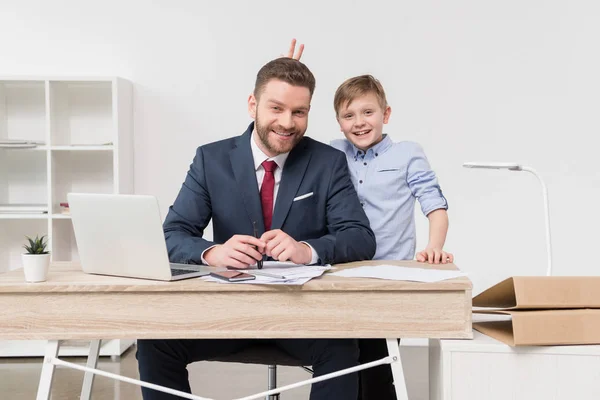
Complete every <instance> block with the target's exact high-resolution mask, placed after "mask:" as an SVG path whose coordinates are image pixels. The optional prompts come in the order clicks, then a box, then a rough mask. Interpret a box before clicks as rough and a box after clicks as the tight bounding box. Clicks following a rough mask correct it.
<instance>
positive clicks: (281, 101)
mask: <svg viewBox="0 0 600 400" xmlns="http://www.w3.org/2000/svg"><path fill="white" fill-rule="evenodd" d="M314 87H315V79H314V76H313V74H312V73H311V72H310V70H309V69H308V68H307V67H306V66H305V65H304V64H302V63H301V62H299V61H297V60H293V59H289V58H280V59H276V60H273V61H271V62H269V63H267V64H266V65H265V66H263V67H262V68H261V70H260V71H259V72H258V74H257V79H256V84H255V88H254V92H253V93H252V94H251V95H250V97H249V99H248V112H249V115H250V116H251V117H252V119H254V121H255V122H253V123H252V124H250V126H249V127H248V129H247V130H246V132H245V133H244V134H242V135H241V136H238V137H234V138H230V139H225V140H221V141H218V142H214V143H210V144H207V145H204V146H201V147H199V148H198V149H197V151H196V157H195V158H194V161H193V163H192V165H191V166H190V169H189V171H188V174H187V177H186V179H185V182H184V183H183V186H182V188H181V190H180V192H179V195H178V196H177V198H176V200H175V202H174V204H173V205H172V206H171V207H170V209H169V213H168V215H167V217H166V220H165V223H164V231H165V237H166V241H167V247H168V250H169V257H170V259H171V261H174V262H183V263H190V264H193V263H197V264H207V265H214V266H230V267H235V268H247V267H248V266H250V265H253V264H255V263H256V262H257V260H261V259H262V257H263V255H264V256H267V257H271V258H272V259H274V260H279V261H292V262H294V263H298V264H330V263H331V264H332V263H340V262H349V261H357V260H366V259H371V258H372V257H373V255H374V254H375V236H374V234H373V232H372V230H371V229H370V227H369V222H368V219H367V217H366V215H365V213H364V211H363V209H362V206H361V204H360V202H359V200H358V197H357V194H356V191H355V189H354V187H353V185H352V182H351V180H350V175H349V172H348V167H347V163H346V157H345V155H344V154H343V153H342V152H340V151H338V150H336V149H333V148H332V147H329V146H327V145H325V144H322V143H319V142H316V141H314V140H312V139H310V138H307V137H304V133H305V132H306V129H307V125H308V113H309V110H310V101H311V98H312V94H313V91H314ZM211 218H212V221H213V230H214V241H212V242H211V241H208V240H206V239H203V237H202V236H203V233H204V229H205V228H206V226H207V224H208V222H209V221H210V219H211ZM255 226H256V228H257V230H258V231H259V236H260V237H258V238H257V237H255V236H254V235H253V232H254V227H255ZM174 306H179V305H174ZM180 306H185V305H180ZM199 312H200V311H199ZM269 342H270V343H273V344H275V345H276V346H278V347H279V348H280V349H282V350H283V351H285V352H287V353H289V354H290V355H292V356H293V357H295V358H298V359H300V360H302V361H303V363H305V364H306V365H312V366H313V369H314V373H315V376H319V375H324V374H327V373H330V372H334V371H337V370H340V369H344V368H349V367H353V366H355V365H357V363H358V348H357V344H356V341H354V340H333V339H332V340H330V339H327V340H325V339H322V340H314V339H303V340H299V339H298V340H296V339H294V340H271V341H269ZM252 343H254V341H252V340H175V339H174V340H139V341H138V353H137V357H138V361H139V370H140V377H141V379H142V380H144V381H148V382H152V383H155V384H160V385H163V386H167V387H170V388H174V389H178V390H181V391H185V392H190V386H189V382H188V377H187V370H186V366H187V364H189V363H192V362H194V361H201V360H207V359H211V358H215V357H219V356H223V355H226V354H231V353H233V352H237V351H240V350H242V349H243V348H245V347H247V346H249V345H250V344H252ZM357 385H358V383H357V375H356V374H355V373H353V374H348V375H344V376H342V377H338V378H335V379H332V380H326V381H323V382H319V383H317V384H315V385H313V387H312V390H311V399H312V400H325V399H327V400H336V399H340V400H351V399H355V398H356V397H357ZM142 392H143V395H144V399H147V400H158V399H175V398H176V397H174V396H171V395H167V394H165V393H162V392H158V391H154V390H151V389H146V388H144V389H142Z"/></svg>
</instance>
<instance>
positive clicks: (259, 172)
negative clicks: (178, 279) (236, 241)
mask: <svg viewBox="0 0 600 400" xmlns="http://www.w3.org/2000/svg"><path fill="white" fill-rule="evenodd" d="M257 135H258V134H257V133H256V129H255V130H254V131H253V132H252V137H251V138H250V149H251V150H252V158H253V159H254V169H255V171H256V183H257V184H258V191H259V193H260V188H261V186H262V182H263V179H264V177H265V169H264V167H263V166H262V163H263V162H264V161H266V160H268V161H275V164H277V168H275V171H274V172H273V176H274V178H275V188H274V190H273V210H275V202H276V201H277V192H278V191H279V183H280V182H281V175H282V173H283V166H284V165H285V161H286V160H287V158H288V156H289V155H290V153H289V152H287V153H282V154H278V155H276V156H275V157H269V156H268V155H266V154H265V153H264V152H263V151H262V150H261V149H260V148H259V147H258V144H257V140H259V139H258V136H257ZM301 243H304V244H306V245H307V246H308V247H310V250H311V253H312V258H311V260H310V264H316V262H317V261H318V260H319V255H318V254H317V252H316V250H315V249H314V248H313V247H312V246H311V245H310V244H308V243H306V242H301ZM215 246H216V245H215ZM215 246H211V247H209V248H208V249H206V250H204V251H203V252H202V256H201V257H202V262H203V263H204V264H206V265H208V263H207V262H206V260H205V259H204V253H206V252H207V251H208V250H210V249H212V248H213V247H215Z"/></svg>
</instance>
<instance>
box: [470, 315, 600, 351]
mask: <svg viewBox="0 0 600 400" xmlns="http://www.w3.org/2000/svg"><path fill="white" fill-rule="evenodd" d="M492 313H493V314H508V315H511V316H512V320H508V321H486V322H475V323H473V328H474V329H476V330H477V331H479V332H481V333H483V334H485V335H488V336H491V337H493V338H494V339H497V340H499V341H501V342H503V343H506V344H508V345H509V346H533V345H570V344H600V310H598V309H580V310H542V311H495V312H492Z"/></svg>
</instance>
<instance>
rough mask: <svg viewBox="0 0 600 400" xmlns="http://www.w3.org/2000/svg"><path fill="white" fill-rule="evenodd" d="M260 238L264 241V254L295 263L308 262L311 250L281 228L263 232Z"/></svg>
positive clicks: (310, 258) (310, 257)
mask: <svg viewBox="0 0 600 400" xmlns="http://www.w3.org/2000/svg"><path fill="white" fill-rule="evenodd" d="M260 240H262V241H263V242H265V243H266V244H267V245H266V247H265V254H266V255H267V256H269V257H272V258H273V259H274V260H277V261H291V262H293V263H295V264H310V262H311V260H312V250H311V248H310V246H308V245H306V244H305V243H300V242H296V241H295V240H294V239H293V238H292V237H291V236H290V235H288V234H287V233H285V232H284V231H282V230H281V229H274V230H272V231H268V232H265V233H264V234H263V235H262V236H261V238H260Z"/></svg>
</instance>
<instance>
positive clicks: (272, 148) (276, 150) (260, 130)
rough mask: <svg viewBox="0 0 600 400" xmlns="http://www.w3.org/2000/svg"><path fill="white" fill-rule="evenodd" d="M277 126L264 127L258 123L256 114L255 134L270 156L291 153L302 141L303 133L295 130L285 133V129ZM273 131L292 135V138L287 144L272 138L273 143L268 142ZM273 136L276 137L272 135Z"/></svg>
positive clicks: (258, 119)
mask: <svg viewBox="0 0 600 400" xmlns="http://www.w3.org/2000/svg"><path fill="white" fill-rule="evenodd" d="M278 128H280V127H279V126H272V125H267V126H264V125H262V124H261V123H260V118H259V117H258V112H257V113H256V133H257V134H258V140H260V143H261V144H262V145H263V146H264V148H265V149H266V150H267V151H268V152H269V153H271V154H274V155H278V154H283V153H287V152H289V151H291V150H292V149H293V148H294V147H295V146H296V145H297V144H298V142H299V141H300V140H302V136H303V135H304V132H299V131H297V130H292V131H287V130H285V129H278ZM272 130H274V131H276V132H286V133H292V134H293V136H292V138H291V140H288V141H287V142H283V143H282V142H280V141H278V140H277V139H275V138H273V139H274V140H273V143H272V142H270V141H269V137H270V136H271V131H272ZM273 135H276V133H274V134H273Z"/></svg>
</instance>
